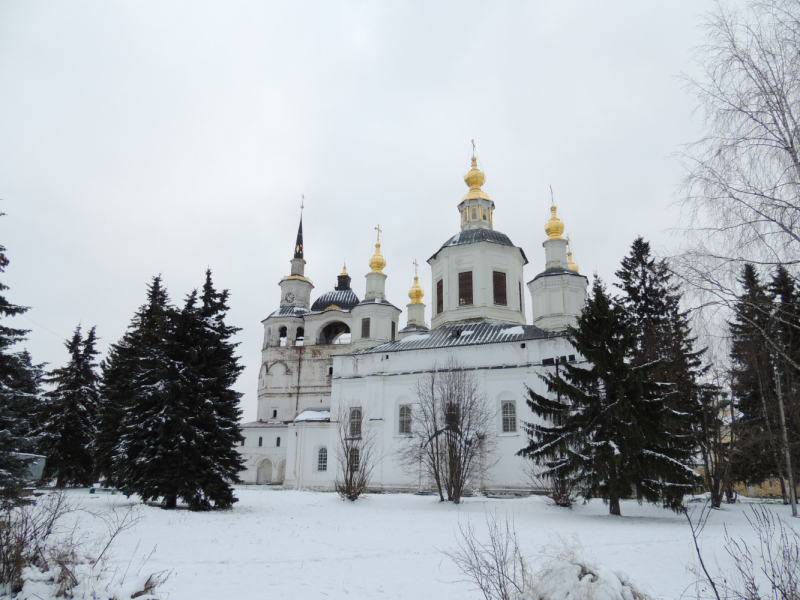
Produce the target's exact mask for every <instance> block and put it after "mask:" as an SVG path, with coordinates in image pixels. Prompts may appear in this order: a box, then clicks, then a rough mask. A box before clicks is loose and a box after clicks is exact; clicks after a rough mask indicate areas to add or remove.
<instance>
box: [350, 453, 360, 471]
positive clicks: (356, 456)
mask: <svg viewBox="0 0 800 600" xmlns="http://www.w3.org/2000/svg"><path fill="white" fill-rule="evenodd" d="M360 461H361V450H359V449H358V448H350V456H348V466H349V467H350V472H351V473H355V472H357V471H358V467H359V462H360Z"/></svg>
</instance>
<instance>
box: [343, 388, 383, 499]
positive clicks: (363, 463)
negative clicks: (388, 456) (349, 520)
mask: <svg viewBox="0 0 800 600" xmlns="http://www.w3.org/2000/svg"><path fill="white" fill-rule="evenodd" d="M335 423H336V434H337V440H336V447H335V456H336V466H337V467H338V469H337V473H336V479H335V480H334V488H335V489H336V491H337V492H338V493H339V495H340V496H341V497H342V498H346V499H347V500H351V501H355V500H357V499H358V498H359V496H361V495H362V494H363V493H364V492H366V491H367V486H369V482H370V480H371V479H372V472H373V470H374V469H375V465H376V464H377V463H378V462H379V461H380V456H379V454H380V446H379V443H378V442H379V440H378V431H377V430H376V429H375V428H373V427H372V426H371V425H370V424H369V420H368V418H367V415H366V412H365V408H364V407H363V406H360V405H355V404H353V403H347V404H342V405H340V406H339V408H338V410H337V412H336V415H335Z"/></svg>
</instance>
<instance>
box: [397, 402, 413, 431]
mask: <svg viewBox="0 0 800 600" xmlns="http://www.w3.org/2000/svg"><path fill="white" fill-rule="evenodd" d="M403 413H406V414H405V415H404V414H403ZM411 423H412V416H411V405H410V404H401V405H400V408H399V410H398V413H397V433H398V435H411Z"/></svg>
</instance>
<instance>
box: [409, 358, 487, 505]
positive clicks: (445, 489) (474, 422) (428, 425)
mask: <svg viewBox="0 0 800 600" xmlns="http://www.w3.org/2000/svg"><path fill="white" fill-rule="evenodd" d="M415 392H416V396H417V400H418V402H417V403H416V404H414V406H413V408H412V417H411V434H410V436H409V438H408V441H407V443H406V444H404V445H403V446H402V447H401V448H400V449H399V452H398V458H399V461H400V463H401V464H403V466H404V467H405V468H407V469H409V470H415V469H417V468H421V469H422V470H423V471H424V472H426V473H427V475H428V477H429V478H430V479H431V480H433V481H434V482H435V484H436V489H437V490H438V492H439V499H440V500H441V501H444V500H445V498H446V499H447V500H448V501H451V502H453V503H455V504H458V503H459V502H461V497H462V495H463V494H464V492H465V491H467V489H468V486H469V485H474V484H475V482H476V481H479V480H483V477H484V475H485V474H486V473H487V472H488V471H489V470H490V469H491V467H492V466H494V465H495V464H496V463H497V457H496V456H495V448H496V445H497V443H496V439H495V413H494V411H493V410H492V408H491V407H490V405H489V402H488V400H487V398H486V396H484V395H483V393H482V392H481V391H480V388H479V387H478V382H477V380H476V379H475V377H474V376H473V375H472V373H470V372H469V371H467V370H466V369H465V368H464V367H463V365H461V364H460V363H458V362H457V361H456V360H454V359H450V360H449V361H447V362H446V363H445V364H444V365H441V366H439V365H434V368H433V371H431V372H430V373H429V374H428V375H426V376H425V377H423V378H421V379H420V380H419V381H418V382H417V386H416V389H415Z"/></svg>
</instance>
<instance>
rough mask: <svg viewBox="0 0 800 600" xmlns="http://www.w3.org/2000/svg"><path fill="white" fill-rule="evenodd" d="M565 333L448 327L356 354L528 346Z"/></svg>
mask: <svg viewBox="0 0 800 600" xmlns="http://www.w3.org/2000/svg"><path fill="white" fill-rule="evenodd" d="M563 335H564V333H563V332H548V331H544V330H543V329H539V328H538V327H535V326H533V325H510V324H508V323H465V324H463V325H447V326H445V327H440V328H438V329H434V330H433V331H431V332H429V333H421V334H418V335H410V336H408V337H406V338H403V339H402V340H400V341H398V342H388V343H386V344H381V345H380V346H376V347H374V348H368V349H367V350H358V351H357V352H353V354H378V353H381V352H403V351H406V350H419V349H422V348H451V347H454V346H479V345H482V344H499V343H507V342H524V341H526V340H541V339H547V338H557V337H562V336H563Z"/></svg>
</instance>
